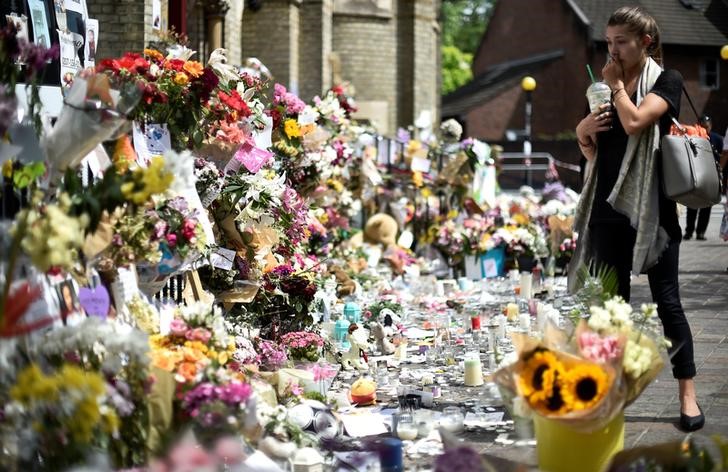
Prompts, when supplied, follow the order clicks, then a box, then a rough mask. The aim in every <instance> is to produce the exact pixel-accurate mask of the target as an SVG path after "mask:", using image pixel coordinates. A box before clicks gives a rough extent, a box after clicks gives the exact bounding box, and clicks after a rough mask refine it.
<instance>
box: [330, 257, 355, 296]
mask: <svg viewBox="0 0 728 472" xmlns="http://www.w3.org/2000/svg"><path fill="white" fill-rule="evenodd" d="M329 273H330V274H332V275H333V276H334V277H335V278H336V296H337V297H339V298H343V297H347V296H349V295H351V294H353V293H354V292H356V282H354V281H353V280H352V279H351V277H349V274H347V273H346V271H345V270H344V269H342V268H341V267H339V266H336V265H333V266H331V267H329Z"/></svg>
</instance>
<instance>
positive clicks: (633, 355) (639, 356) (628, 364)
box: [622, 339, 652, 379]
mask: <svg viewBox="0 0 728 472" xmlns="http://www.w3.org/2000/svg"><path fill="white" fill-rule="evenodd" d="M651 364H652V352H651V351H650V349H649V348H646V347H644V346H640V345H639V344H637V343H635V342H634V341H632V340H631V339H630V340H629V341H627V347H626V348H625V350H624V360H623V361H622V365H623V366H624V372H625V373H626V374H627V375H629V376H630V377H632V378H633V379H636V378H639V377H640V376H641V375H642V374H644V373H645V372H647V370H648V369H649V368H650V365H651Z"/></svg>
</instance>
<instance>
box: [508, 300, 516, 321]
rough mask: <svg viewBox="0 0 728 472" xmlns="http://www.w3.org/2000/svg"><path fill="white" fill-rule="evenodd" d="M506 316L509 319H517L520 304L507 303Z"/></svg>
mask: <svg viewBox="0 0 728 472" xmlns="http://www.w3.org/2000/svg"><path fill="white" fill-rule="evenodd" d="M506 316H507V317H508V319H509V320H515V319H516V318H517V317H518V305H517V304H515V303H509V304H508V305H506Z"/></svg>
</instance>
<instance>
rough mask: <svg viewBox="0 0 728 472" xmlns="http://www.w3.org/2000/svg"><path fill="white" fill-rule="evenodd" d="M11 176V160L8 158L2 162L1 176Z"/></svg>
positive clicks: (7, 177)
mask: <svg viewBox="0 0 728 472" xmlns="http://www.w3.org/2000/svg"><path fill="white" fill-rule="evenodd" d="M12 176H13V161H12V160H10V159H8V160H7V161H5V162H3V177H5V178H6V179H9V178H10V177H12Z"/></svg>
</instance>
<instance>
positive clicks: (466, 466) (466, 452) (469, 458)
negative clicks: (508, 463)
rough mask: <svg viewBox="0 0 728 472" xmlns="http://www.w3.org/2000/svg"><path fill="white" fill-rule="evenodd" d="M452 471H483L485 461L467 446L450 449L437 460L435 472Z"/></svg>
mask: <svg viewBox="0 0 728 472" xmlns="http://www.w3.org/2000/svg"><path fill="white" fill-rule="evenodd" d="M451 470H468V471H472V472H478V471H483V470H484V467H483V459H482V458H481V457H480V455H479V454H478V453H477V452H475V451H474V450H472V449H471V448H469V447H467V446H463V447H457V448H455V449H448V450H446V451H445V453H444V454H442V455H441V456H438V457H437V459H435V472H448V471H451Z"/></svg>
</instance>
